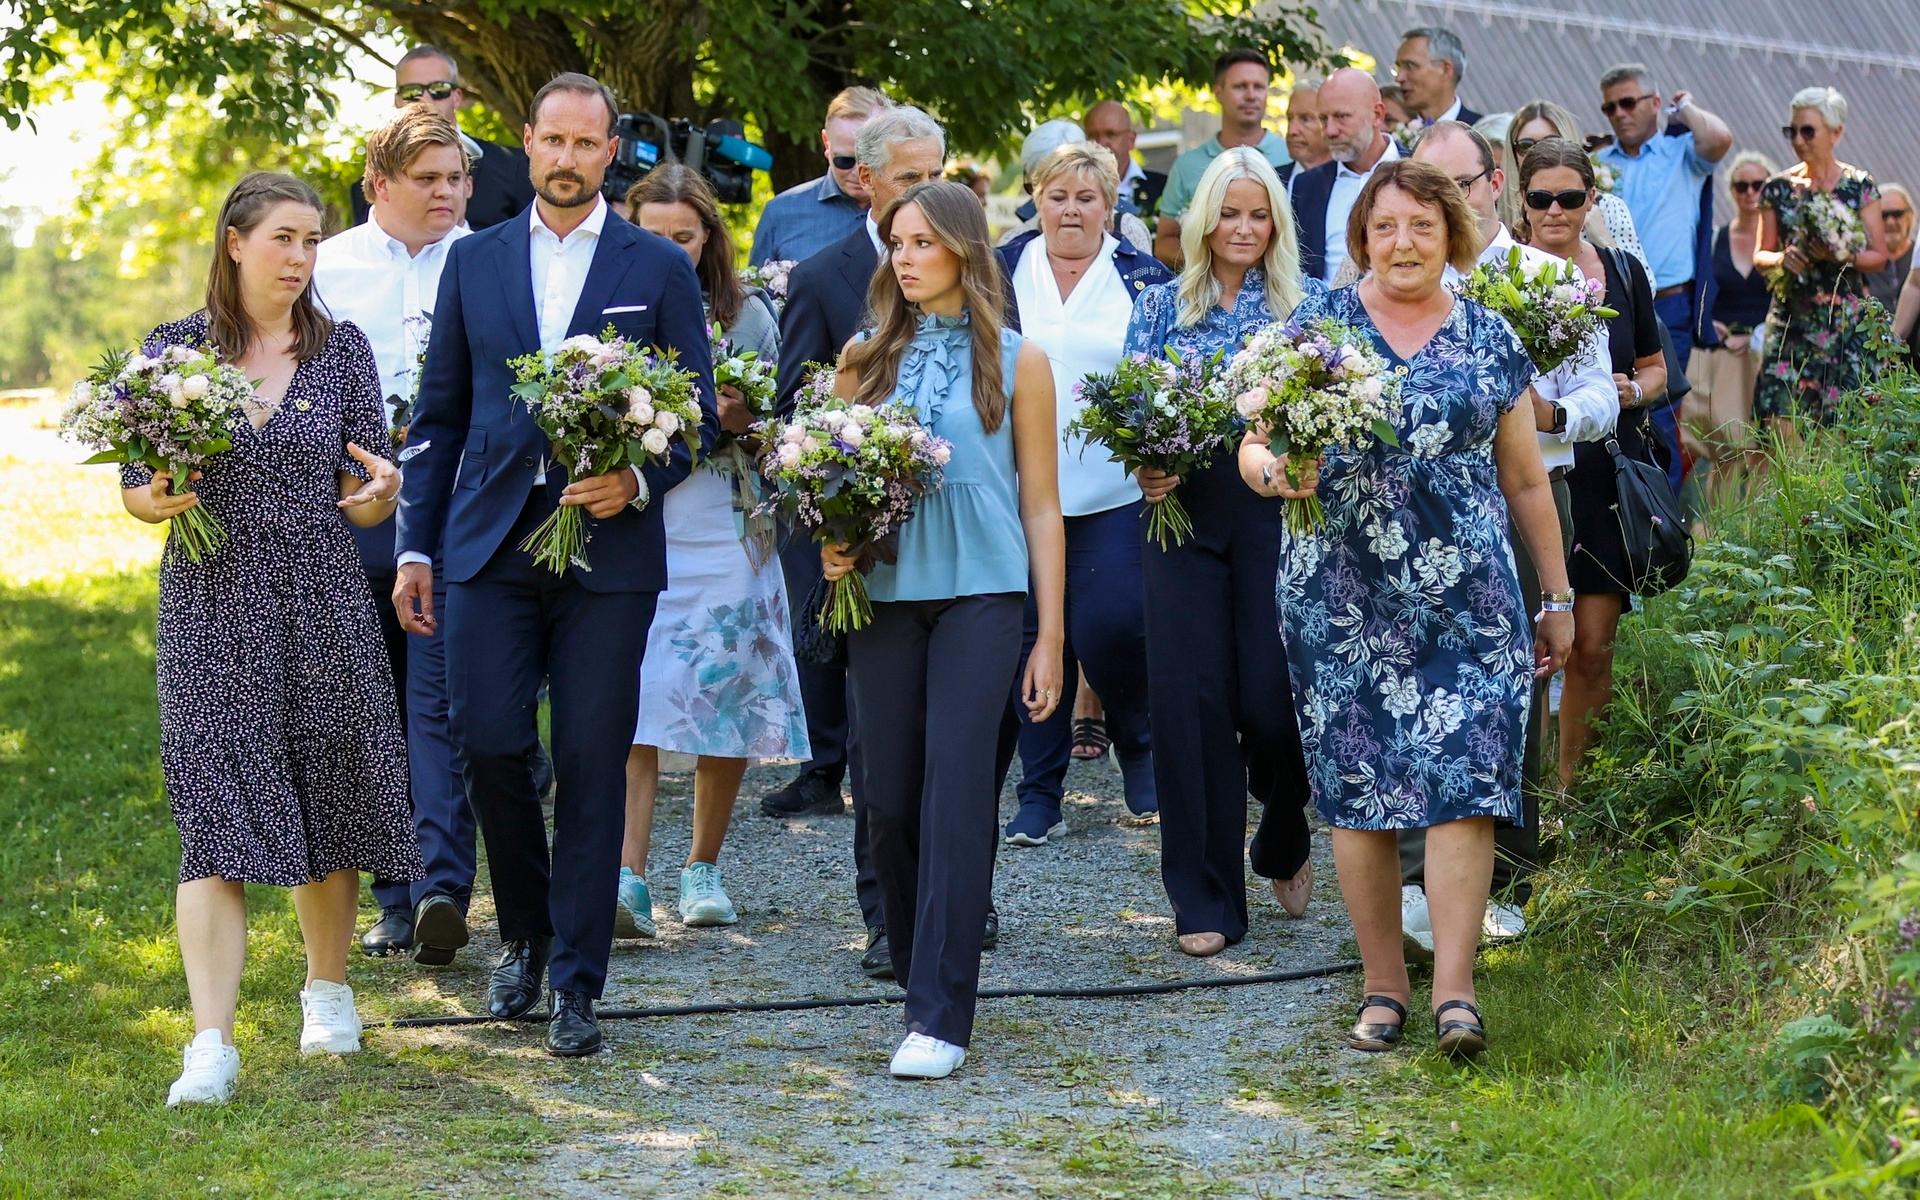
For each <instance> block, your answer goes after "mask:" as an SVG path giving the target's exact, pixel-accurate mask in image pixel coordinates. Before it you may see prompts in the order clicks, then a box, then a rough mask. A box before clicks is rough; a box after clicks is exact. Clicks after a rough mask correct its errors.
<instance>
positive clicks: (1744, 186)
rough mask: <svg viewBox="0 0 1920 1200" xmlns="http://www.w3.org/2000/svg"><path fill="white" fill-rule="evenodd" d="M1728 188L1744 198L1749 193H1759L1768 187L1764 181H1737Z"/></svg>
mask: <svg viewBox="0 0 1920 1200" xmlns="http://www.w3.org/2000/svg"><path fill="white" fill-rule="evenodd" d="M1727 186H1728V187H1730V188H1732V189H1733V190H1734V191H1735V192H1737V193H1739V194H1740V195H1742V196H1744V195H1746V194H1747V193H1748V192H1757V191H1759V190H1760V189H1761V188H1763V187H1765V186H1767V181H1766V180H1764V179H1736V180H1734V181H1733V182H1732V183H1730V184H1728V185H1727Z"/></svg>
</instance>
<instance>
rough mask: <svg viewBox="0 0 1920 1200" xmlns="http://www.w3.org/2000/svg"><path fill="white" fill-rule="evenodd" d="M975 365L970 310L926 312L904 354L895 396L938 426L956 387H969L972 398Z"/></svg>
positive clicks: (915, 326)
mask: <svg viewBox="0 0 1920 1200" xmlns="http://www.w3.org/2000/svg"><path fill="white" fill-rule="evenodd" d="M972 368H973V322H972V321H971V320H969V319H968V315H967V311H966V310H965V309H962V310H961V311H960V314H959V315H958V316H953V317H947V316H941V315H940V314H939V313H922V314H921V315H920V319H919V321H918V322H916V323H915V325H914V331H913V341H911V342H909V343H908V344H907V352H906V353H905V354H904V355H902V356H901V359H900V378H899V382H898V383H897V384H895V386H894V397H895V398H896V399H898V400H901V401H904V402H906V403H910V404H912V405H913V406H914V408H915V409H917V410H918V411H919V414H920V419H921V420H922V421H923V422H925V423H927V424H928V425H937V424H938V423H939V421H940V414H941V413H943V412H945V411H946V407H947V400H948V398H949V397H951V396H952V394H953V390H954V388H955V387H965V388H966V389H967V391H968V397H969V398H971V395H972V387H973V369H972Z"/></svg>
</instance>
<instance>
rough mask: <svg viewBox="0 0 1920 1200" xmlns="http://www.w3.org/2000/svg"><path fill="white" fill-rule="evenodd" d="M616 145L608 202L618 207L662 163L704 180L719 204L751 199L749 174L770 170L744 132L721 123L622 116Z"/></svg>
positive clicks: (761, 150) (724, 121)
mask: <svg viewBox="0 0 1920 1200" xmlns="http://www.w3.org/2000/svg"><path fill="white" fill-rule="evenodd" d="M613 132H614V135H615V136H616V137H618V138H619V139H620V148H619V149H618V150H617V151H616V152H615V153H614V156H613V163H612V164H611V165H610V166H608V167H607V179H606V185H605V188H604V190H605V192H606V194H607V199H609V200H612V201H614V202H615V203H618V202H619V201H621V200H624V199H626V195H627V191H628V189H630V188H632V187H633V185H634V184H636V183H638V182H640V180H641V179H642V178H644V177H645V176H646V174H647V172H649V171H651V170H653V169H654V168H655V167H657V166H659V165H660V164H661V163H663V162H681V163H685V164H686V165H687V166H689V167H692V168H693V169H694V170H696V171H698V172H700V174H702V175H704V176H706V179H707V182H708V183H711V184H712V185H713V194H714V195H715V196H716V197H717V198H718V199H719V200H720V202H721V203H722V204H745V203H746V202H747V201H749V200H751V199H753V173H754V172H755V171H770V170H772V169H773V155H771V154H769V153H767V149H766V147H764V146H756V145H754V144H753V143H752V142H749V141H748V140H747V139H746V132H747V130H746V126H744V125H742V124H740V122H738V121H733V120H728V119H726V118H724V117H721V118H716V119H714V120H712V121H708V122H707V123H706V124H705V125H700V126H696V125H695V124H694V123H693V122H692V121H689V120H687V119H686V118H685V117H675V118H673V119H672V120H668V119H666V118H665V117H657V116H655V115H654V114H652V113H647V112H633V113H621V114H620V116H619V117H618V118H617V119H615V121H614V123H613Z"/></svg>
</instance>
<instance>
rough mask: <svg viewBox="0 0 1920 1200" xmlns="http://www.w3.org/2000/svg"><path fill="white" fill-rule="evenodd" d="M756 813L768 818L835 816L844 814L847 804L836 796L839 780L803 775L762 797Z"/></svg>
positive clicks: (812, 774) (822, 773) (813, 773)
mask: <svg viewBox="0 0 1920 1200" xmlns="http://www.w3.org/2000/svg"><path fill="white" fill-rule="evenodd" d="M760 811H761V813H762V814H764V815H766V816H769V817H806V816H835V815H838V814H841V813H844V812H846V811H847V802H846V800H844V799H843V798H842V797H841V795H840V782H839V780H837V779H833V778H831V777H829V776H828V775H826V774H825V773H824V772H818V771H807V772H804V773H802V774H800V775H798V776H796V777H795V778H794V781H793V782H792V783H789V784H788V785H787V786H785V787H783V788H781V789H780V790H779V791H775V792H768V793H767V794H766V795H765V796H764V797H762V798H761V801H760Z"/></svg>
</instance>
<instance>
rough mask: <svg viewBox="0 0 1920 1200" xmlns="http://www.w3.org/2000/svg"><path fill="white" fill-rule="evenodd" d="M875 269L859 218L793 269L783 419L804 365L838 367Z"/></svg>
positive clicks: (778, 385)
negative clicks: (850, 229) (844, 233)
mask: <svg viewBox="0 0 1920 1200" xmlns="http://www.w3.org/2000/svg"><path fill="white" fill-rule="evenodd" d="M467 240H468V241H471V240H473V239H471V238H469V239H467ZM879 265H880V256H879V255H878V254H876V253H874V250H873V239H872V238H869V237H868V236H867V221H866V218H865V217H862V218H861V219H860V225H859V227H858V228H856V229H855V230H854V231H853V232H852V233H850V234H848V235H847V236H846V237H844V238H841V239H840V240H839V241H837V242H835V243H834V244H833V245H831V246H828V247H827V248H826V249H825V250H822V251H820V252H819V253H818V254H814V255H812V256H810V257H808V258H807V259H805V260H803V261H802V262H801V263H800V265H799V266H797V267H795V268H794V269H793V274H792V275H790V276H789V277H788V279H787V307H786V309H785V311H783V312H782V313H781V314H780V364H779V367H778V369H777V370H776V372H775V377H774V391H775V395H776V396H777V398H778V405H779V409H780V412H781V413H782V414H783V415H784V414H786V413H790V412H792V411H793V394H794V393H795V392H797V391H799V390H800V385H801V384H803V383H805V382H806V381H807V364H808V363H821V364H824V365H826V366H829V367H831V366H834V365H836V364H837V363H839V361H840V351H841V349H842V348H843V347H845V346H846V344H847V341H848V340H849V339H850V338H852V337H853V335H854V334H855V333H856V332H857V331H858V330H859V329H860V327H861V325H862V324H864V323H865V320H866V315H867V285H868V284H870V283H872V282H873V272H874V268H876V267H878V266H879Z"/></svg>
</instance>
